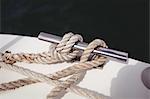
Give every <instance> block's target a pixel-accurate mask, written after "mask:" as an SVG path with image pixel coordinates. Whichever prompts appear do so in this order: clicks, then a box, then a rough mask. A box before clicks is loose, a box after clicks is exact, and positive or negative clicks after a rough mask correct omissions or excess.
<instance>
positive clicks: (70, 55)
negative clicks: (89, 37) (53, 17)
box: [49, 33, 83, 61]
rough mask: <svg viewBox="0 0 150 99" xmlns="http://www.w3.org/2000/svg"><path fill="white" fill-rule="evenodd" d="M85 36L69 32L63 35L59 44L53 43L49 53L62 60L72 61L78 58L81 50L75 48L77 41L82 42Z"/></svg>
mask: <svg viewBox="0 0 150 99" xmlns="http://www.w3.org/2000/svg"><path fill="white" fill-rule="evenodd" d="M82 41H83V38H82V36H81V35H79V34H73V33H67V34H65V35H64V36H63V38H62V40H61V41H60V43H59V44H58V45H56V44H52V45H51V46H50V48H49V49H50V50H49V53H50V55H51V56H52V57H53V58H54V59H58V60H60V61H70V60H72V59H74V58H76V57H77V56H78V54H79V52H80V51H79V50H77V49H73V46H74V45H75V44H76V43H77V42H82Z"/></svg>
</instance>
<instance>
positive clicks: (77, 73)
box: [0, 33, 107, 99]
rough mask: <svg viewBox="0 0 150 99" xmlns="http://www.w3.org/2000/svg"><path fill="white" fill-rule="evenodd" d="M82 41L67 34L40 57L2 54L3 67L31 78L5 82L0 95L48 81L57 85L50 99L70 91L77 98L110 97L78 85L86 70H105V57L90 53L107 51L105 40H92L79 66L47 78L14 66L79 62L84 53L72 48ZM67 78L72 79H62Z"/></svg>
mask: <svg viewBox="0 0 150 99" xmlns="http://www.w3.org/2000/svg"><path fill="white" fill-rule="evenodd" d="M79 41H80V42H82V41H83V39H82V37H81V36H80V35H78V34H73V33H68V34H65V35H64V37H63V38H62V40H61V42H60V43H59V44H58V45H56V44H52V46H50V50H49V51H48V52H43V53H38V54H32V53H17V54H12V53H11V52H9V51H6V52H5V53H3V54H1V59H2V62H0V67H1V68H4V69H8V70H11V71H15V72H18V73H20V74H23V75H25V76H27V77H29V78H25V79H19V80H17V81H11V82H8V83H2V84H0V92H3V91H7V90H11V89H16V88H20V87H23V86H25V85H30V84H33V83H37V82H47V83H48V84H52V85H54V86H55V87H54V88H53V89H52V90H51V92H50V93H49V94H48V95H47V99H59V98H61V97H63V96H64V95H65V93H67V92H68V91H71V92H74V93H76V94H78V95H81V96H84V97H86V98H89V99H104V98H107V96H105V95H102V94H99V93H97V92H94V91H91V90H89V89H85V88H81V87H78V86H76V84H78V83H80V82H81V81H82V80H83V78H84V76H85V74H86V71H87V70H90V69H93V68H97V67H99V66H100V68H102V67H103V65H104V64H105V62H106V61H107V59H106V57H103V56H101V55H94V56H93V57H91V53H92V52H93V50H94V49H96V48H99V47H105V48H107V45H106V44H105V42H104V41H103V40H100V39H96V40H94V41H92V42H91V43H90V44H89V45H88V46H87V48H86V49H85V50H84V51H83V53H82V55H81V57H80V61H79V63H78V64H75V65H73V66H71V67H68V68H65V69H63V70H60V71H57V72H55V73H53V74H48V75H44V74H41V73H37V72H34V71H31V70H29V69H26V68H24V67H20V66H17V65H14V63H16V62H28V63H40V64H52V63H60V62H65V61H67V62H68V61H72V60H76V58H77V57H78V56H79V53H81V51H80V50H77V49H73V46H74V45H75V43H77V42H79ZM67 76H70V77H69V78H68V79H66V80H64V81H62V80H59V79H61V78H64V77H67Z"/></svg>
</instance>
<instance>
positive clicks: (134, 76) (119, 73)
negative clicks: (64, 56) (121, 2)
mask: <svg viewBox="0 0 150 99" xmlns="http://www.w3.org/2000/svg"><path fill="white" fill-rule="evenodd" d="M49 45H50V43H47V42H44V41H40V40H38V39H37V38H34V37H25V36H14V35H4V34H0V52H4V51H6V50H10V51H12V52H13V53H15V52H28V53H29V52H32V53H37V52H42V51H46V50H48V47H49ZM17 64H18V65H19V66H24V67H26V68H29V69H32V70H34V71H37V72H40V73H43V74H48V73H53V72H55V71H57V70H61V69H63V68H65V67H68V66H71V65H72V64H71V63H61V64H52V65H39V64H38V65H37V64H26V63H17ZM146 67H150V64H147V63H143V62H140V61H137V60H134V59H129V63H128V64H122V63H118V62H115V61H109V62H108V63H107V64H106V65H105V66H104V68H103V70H96V69H93V70H90V71H88V72H87V74H86V76H85V78H84V80H83V81H82V82H81V83H80V84H79V86H81V87H84V88H88V89H91V90H94V91H97V92H99V93H102V94H104V95H107V96H109V97H110V98H111V99H150V90H148V89H147V88H146V87H145V86H144V85H143V83H142V81H141V72H142V71H143V70H144V69H145V68H146ZM24 77H25V76H22V75H20V74H18V73H15V72H12V71H8V70H4V69H1V70H0V83H4V82H8V81H12V80H16V79H19V78H24ZM52 88H53V86H51V85H48V84H46V83H37V84H32V85H28V86H25V87H22V88H19V89H16V90H13V91H7V92H4V93H0V99H46V95H47V94H48V93H49V92H50V90H51V89H52ZM63 99H85V98H83V97H81V96H78V95H76V94H73V93H70V92H69V93H67V94H66V95H65V96H64V97H63Z"/></svg>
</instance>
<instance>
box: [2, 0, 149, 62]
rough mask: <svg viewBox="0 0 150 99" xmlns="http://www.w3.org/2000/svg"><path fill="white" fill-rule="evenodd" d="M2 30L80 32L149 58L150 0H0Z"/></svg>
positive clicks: (36, 32)
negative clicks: (149, 0)
mask: <svg viewBox="0 0 150 99" xmlns="http://www.w3.org/2000/svg"><path fill="white" fill-rule="evenodd" d="M0 1H1V30H0V32H1V33H12V34H19V35H28V36H37V35H38V34H39V32H40V31H45V32H50V33H52V34H56V35H60V36H63V34H64V33H65V32H68V31H72V32H75V33H80V34H81V35H82V36H83V37H84V41H86V42H90V41H92V40H93V39H95V38H102V39H104V40H105V41H106V42H107V43H108V45H109V47H110V48H113V49H117V50H121V51H125V52H128V53H129V55H130V57H131V58H134V59H138V60H141V61H145V62H150V56H149V50H150V49H149V25H148V24H149V15H148V14H149V2H148V0H0Z"/></svg>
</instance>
